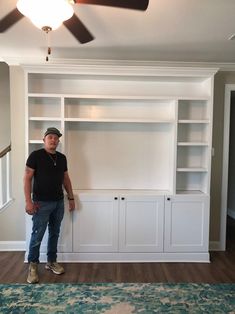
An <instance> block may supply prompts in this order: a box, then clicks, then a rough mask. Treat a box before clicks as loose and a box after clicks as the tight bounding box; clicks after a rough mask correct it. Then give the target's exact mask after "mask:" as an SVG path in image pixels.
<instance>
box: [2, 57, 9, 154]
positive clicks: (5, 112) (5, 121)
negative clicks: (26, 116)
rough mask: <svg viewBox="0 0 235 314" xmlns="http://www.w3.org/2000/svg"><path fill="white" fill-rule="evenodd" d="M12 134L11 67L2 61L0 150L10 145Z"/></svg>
mask: <svg viewBox="0 0 235 314" xmlns="http://www.w3.org/2000/svg"><path fill="white" fill-rule="evenodd" d="M10 134H11V128H10V86H9V67H8V65H7V64H6V63H4V62H0V151H2V150H3V149H4V148H6V147H7V146H8V145H10V141H11V139H10Z"/></svg>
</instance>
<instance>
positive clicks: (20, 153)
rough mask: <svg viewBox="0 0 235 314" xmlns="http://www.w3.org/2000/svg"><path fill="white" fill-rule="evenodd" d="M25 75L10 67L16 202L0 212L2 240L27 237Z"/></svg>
mask: <svg viewBox="0 0 235 314" xmlns="http://www.w3.org/2000/svg"><path fill="white" fill-rule="evenodd" d="M24 91H25V89H24V76H23V70H22V69H21V68H20V67H16V66H14V67H11V68H10V94H11V144H12V151H11V160H12V170H11V171H12V197H13V198H14V201H13V203H12V204H11V205H10V206H9V207H8V208H7V209H6V210H5V211H3V212H1V213H0V241H24V240H25V211H24V196H23V180H22V179H23V174H24V167H25V166H24V164H25V144H24V141H25V98H24Z"/></svg>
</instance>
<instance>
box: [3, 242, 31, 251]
mask: <svg viewBox="0 0 235 314" xmlns="http://www.w3.org/2000/svg"><path fill="white" fill-rule="evenodd" d="M25 249H26V242H25V241H0V252H3V251H25Z"/></svg>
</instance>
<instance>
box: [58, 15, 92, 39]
mask: <svg viewBox="0 0 235 314" xmlns="http://www.w3.org/2000/svg"><path fill="white" fill-rule="evenodd" d="M63 24H64V25H65V27H67V29H68V30H69V31H70V32H71V33H72V34H73V36H74V37H75V38H76V39H77V40H78V41H80V43H81V44H85V43H88V42H89V41H92V40H93V39H94V37H93V36H92V34H91V33H90V32H89V31H88V29H87V28H86V26H85V25H84V24H83V23H82V21H81V20H80V19H79V18H78V17H77V16H76V15H75V14H74V15H73V16H72V17H71V18H70V19H68V20H67V21H64V22H63Z"/></svg>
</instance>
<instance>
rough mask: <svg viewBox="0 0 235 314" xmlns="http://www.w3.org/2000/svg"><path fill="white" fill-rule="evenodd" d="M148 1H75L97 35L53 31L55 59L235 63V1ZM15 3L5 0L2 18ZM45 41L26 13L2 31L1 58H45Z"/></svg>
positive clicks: (0, 35) (82, 17)
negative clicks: (132, 5)
mask: <svg viewBox="0 0 235 314" xmlns="http://www.w3.org/2000/svg"><path fill="white" fill-rule="evenodd" d="M136 1H138V0H136ZM149 2H150V3H149V7H148V9H147V11H146V12H140V11H134V10H128V9H119V8H110V7H102V6H95V5H84V4H83V5H82V4H81V5H75V6H74V9H75V12H76V14H77V15H78V16H79V18H80V19H81V20H82V22H83V23H84V24H85V25H86V27H87V28H88V29H89V30H90V32H91V33H92V34H93V35H94V36H95V40H94V41H92V42H90V43H87V44H83V45H82V44H80V43H79V42H77V40H76V39H75V38H74V37H73V35H71V33H70V32H69V31H68V30H67V29H66V28H65V27H64V26H62V27H60V28H59V29H58V30H56V31H54V32H52V37H51V46H52V56H51V59H52V60H53V59H60V58H62V59H82V58H86V59H120V60H146V61H150V60H151V61H179V62H183V61H184V62H218V63H219V62H229V63H235V40H233V41H229V40H228V37H230V36H231V35H232V34H234V33H235V1H234V0H149ZM15 4H16V0H5V1H3V0H2V1H0V18H2V17H3V16H5V15H6V14H7V13H9V12H10V11H11V10H12V9H13V8H15ZM46 46H47V43H46V38H45V35H44V33H43V32H42V31H40V30H39V29H37V28H36V27H35V26H33V25H32V24H31V23H30V22H29V21H28V20H27V19H26V18H23V19H22V20H20V21H19V22H18V23H17V24H15V25H14V26H13V27H11V28H10V29H9V30H7V31H6V32H5V33H2V34H0V60H2V61H8V60H10V59H19V60H24V62H27V61H30V60H32V59H33V60H38V61H40V60H41V62H44V60H45V56H46V50H47V49H46ZM8 63H9V62H8Z"/></svg>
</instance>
